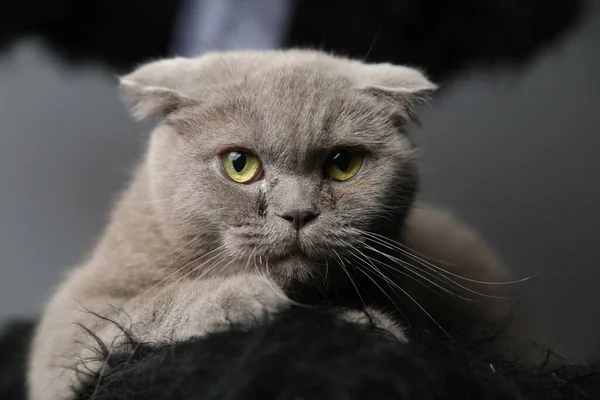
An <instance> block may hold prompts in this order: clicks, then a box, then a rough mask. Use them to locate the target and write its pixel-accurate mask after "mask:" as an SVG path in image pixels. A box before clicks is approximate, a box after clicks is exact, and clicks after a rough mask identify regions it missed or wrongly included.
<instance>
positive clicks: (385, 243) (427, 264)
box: [362, 231, 539, 285]
mask: <svg viewBox="0 0 600 400" xmlns="http://www.w3.org/2000/svg"><path fill="white" fill-rule="evenodd" d="M362 233H363V234H365V235H366V236H369V235H373V236H371V240H373V241H377V240H379V244H381V245H382V246H387V247H388V248H390V249H393V250H397V251H399V252H401V253H403V254H405V255H407V256H408V257H410V258H412V259H413V260H415V261H417V262H419V263H420V264H421V265H423V266H425V267H428V268H430V269H431V268H433V269H435V270H438V271H440V272H442V273H444V274H448V275H451V276H453V277H455V278H458V279H462V280H464V281H467V282H471V283H477V284H482V285H514V284H518V283H523V282H526V281H528V280H530V279H533V278H535V277H537V276H538V275H539V274H534V275H531V276H529V277H526V278H522V279H518V280H514V281H504V282H486V281H479V280H476V279H471V278H467V277H465V276H462V275H458V274H455V273H453V272H451V271H448V270H446V269H444V268H442V267H440V266H438V265H435V264H433V263H431V262H430V261H427V260H425V259H423V258H420V257H418V256H416V255H415V254H413V253H411V252H410V251H408V250H407V249H410V248H409V247H408V246H406V245H404V244H401V243H399V242H394V241H392V240H391V239H389V238H387V237H385V236H383V235H379V234H377V233H374V232H366V231H363V232H362ZM401 246H402V247H401ZM410 250H411V251H412V249H410Z"/></svg>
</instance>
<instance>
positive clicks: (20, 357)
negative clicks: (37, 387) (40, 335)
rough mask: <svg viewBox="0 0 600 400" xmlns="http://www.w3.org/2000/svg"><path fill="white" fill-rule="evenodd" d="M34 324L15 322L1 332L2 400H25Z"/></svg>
mask: <svg viewBox="0 0 600 400" xmlns="http://www.w3.org/2000/svg"><path fill="white" fill-rule="evenodd" d="M33 327H34V324H33V322H30V321H29V322H26V321H19V322H13V323H11V324H9V325H7V326H6V327H4V329H2V330H1V331H0V399H1V400H21V399H25V368H26V360H27V346H28V345H29V342H30V340H31V335H32V333H33Z"/></svg>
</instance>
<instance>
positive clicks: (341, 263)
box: [331, 249, 367, 309]
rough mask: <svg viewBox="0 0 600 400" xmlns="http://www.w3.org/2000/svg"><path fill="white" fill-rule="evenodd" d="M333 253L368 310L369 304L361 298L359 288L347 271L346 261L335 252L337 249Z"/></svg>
mask: <svg viewBox="0 0 600 400" xmlns="http://www.w3.org/2000/svg"><path fill="white" fill-rule="evenodd" d="M331 251H333V253H334V254H335V256H336V257H337V258H338V260H340V267H341V268H342V271H344V273H345V274H346V275H347V276H348V279H350V283H351V284H352V286H354V289H355V290H356V294H357V295H358V298H359V299H360V301H361V303H362V304H363V306H364V308H365V309H366V308H367V304H366V303H365V300H364V299H363V297H362V296H361V294H360V290H358V286H356V284H355V283H354V280H353V279H352V276H350V273H349V272H348V270H347V269H346V265H345V263H344V260H343V259H342V257H340V255H339V254H338V252H337V251H335V249H331Z"/></svg>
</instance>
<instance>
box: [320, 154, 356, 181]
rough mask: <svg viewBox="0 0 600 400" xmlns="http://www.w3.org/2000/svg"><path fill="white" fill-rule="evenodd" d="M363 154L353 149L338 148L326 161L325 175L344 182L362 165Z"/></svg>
mask: <svg viewBox="0 0 600 400" xmlns="http://www.w3.org/2000/svg"><path fill="white" fill-rule="evenodd" d="M362 162H363V156H362V154H360V153H357V152H355V151H352V150H336V151H334V152H333V153H331V155H330V156H329V158H328V159H327V161H326V162H325V168H324V172H325V176H326V177H328V178H331V179H333V180H335V181H339V182H343V181H347V180H348V179H350V178H352V177H353V176H354V175H356V173H357V172H358V170H359V169H360V167H361V166H362Z"/></svg>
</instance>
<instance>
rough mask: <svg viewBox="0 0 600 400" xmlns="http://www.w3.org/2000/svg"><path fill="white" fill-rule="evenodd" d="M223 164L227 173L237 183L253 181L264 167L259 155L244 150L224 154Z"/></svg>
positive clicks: (222, 157) (222, 156)
mask: <svg viewBox="0 0 600 400" xmlns="http://www.w3.org/2000/svg"><path fill="white" fill-rule="evenodd" d="M221 164H222V165H223V170H224V171H225V174H227V176H228V177H229V178H230V179H231V180H233V181H235V182H237V183H250V182H253V181H254V180H255V179H256V177H257V176H258V174H259V173H260V172H261V169H262V167H261V165H260V160H259V159H258V157H256V156H255V155H253V154H252V153H250V152H247V151H243V150H236V151H228V152H226V153H224V154H222V155H221Z"/></svg>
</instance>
